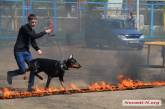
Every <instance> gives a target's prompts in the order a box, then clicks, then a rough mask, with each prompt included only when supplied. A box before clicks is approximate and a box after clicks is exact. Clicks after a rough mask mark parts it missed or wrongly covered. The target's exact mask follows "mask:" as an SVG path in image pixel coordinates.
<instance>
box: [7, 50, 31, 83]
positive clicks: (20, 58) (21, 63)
mask: <svg viewBox="0 0 165 109" xmlns="http://www.w3.org/2000/svg"><path fill="white" fill-rule="evenodd" d="M14 56H15V60H16V62H17V65H18V69H17V70H13V71H8V77H9V78H8V83H9V84H12V77H14V76H18V75H22V74H24V73H26V69H27V68H26V64H27V65H28V64H29V62H30V61H31V60H32V55H31V53H30V52H28V51H24V52H14Z"/></svg>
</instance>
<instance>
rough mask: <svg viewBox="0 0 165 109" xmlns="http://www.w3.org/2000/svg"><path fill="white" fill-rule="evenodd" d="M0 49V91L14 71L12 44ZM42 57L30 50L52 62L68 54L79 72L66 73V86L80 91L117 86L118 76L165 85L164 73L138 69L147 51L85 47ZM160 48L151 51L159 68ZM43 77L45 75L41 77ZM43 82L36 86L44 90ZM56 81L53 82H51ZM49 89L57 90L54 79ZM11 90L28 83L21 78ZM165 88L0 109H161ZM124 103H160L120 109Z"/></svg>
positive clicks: (53, 50)
mask: <svg viewBox="0 0 165 109" xmlns="http://www.w3.org/2000/svg"><path fill="white" fill-rule="evenodd" d="M4 45H5V46H3V45H1V48H0V49H1V51H0V52H1V53H0V87H7V86H8V84H7V82H6V72H7V71H9V70H14V69H16V68H17V65H16V62H15V60H14V56H13V48H12V46H13V43H12V42H11V43H10V44H9V45H8V46H6V45H7V43H5V44H4ZM42 49H43V51H44V54H43V55H42V56H38V55H37V54H36V53H35V51H34V50H32V53H33V57H34V58H36V57H44V58H45V57H46V58H51V59H58V60H62V59H66V58H67V57H69V55H70V54H73V55H74V57H75V58H76V59H77V60H78V61H79V63H80V64H81V65H82V68H81V69H79V70H75V69H72V70H69V71H67V72H66V74H65V78H64V79H65V81H66V82H65V84H66V85H67V84H69V83H75V84H76V85H77V86H79V87H86V86H87V85H88V84H90V83H93V82H96V81H106V82H108V83H117V82H118V81H117V80H116V77H117V75H119V74H124V75H126V76H129V77H131V78H133V79H138V80H142V81H156V80H160V81H161V80H162V81H165V75H164V73H165V72H164V69H152V68H141V67H137V66H138V65H142V64H146V56H147V50H146V49H147V48H146V47H144V49H143V50H111V49H100V48H88V47H85V46H84V45H78V44H77V45H70V46H66V45H63V46H61V45H60V46H59V45H57V44H52V45H51V46H50V45H49V46H43V47H42ZM160 51H161V49H160V47H153V48H152V51H151V60H150V63H151V64H161V63H162V58H161V54H160ZM42 75H43V76H45V75H44V74H42ZM45 81H46V76H45V79H44V80H43V81H41V80H38V79H36V81H35V85H36V86H40V87H42V86H44V85H45ZM54 81H55V82H54ZM54 81H52V82H51V86H57V87H58V86H59V81H58V79H56V78H55V79H54ZM13 87H17V88H26V87H27V81H24V80H23V79H22V76H18V77H15V78H13ZM164 92H165V87H159V88H148V89H137V90H125V91H116V92H112V91H110V92H98V93H82V94H71V95H52V96H45V97H31V98H24V99H14V100H0V109H11V108H12V109H29V108H33V109H52V108H53V109H84V108H85V109H132V108H134V109H139V108H141V109H155V108H157V109H164V108H165V94H164ZM125 99H135V100H139V99H147V100H148V99H157V100H161V101H162V105H161V106H159V107H126V106H122V100H125Z"/></svg>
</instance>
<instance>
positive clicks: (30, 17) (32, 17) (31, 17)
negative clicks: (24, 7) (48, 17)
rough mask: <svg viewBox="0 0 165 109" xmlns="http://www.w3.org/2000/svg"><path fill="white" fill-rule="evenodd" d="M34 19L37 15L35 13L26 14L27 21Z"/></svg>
mask: <svg viewBox="0 0 165 109" xmlns="http://www.w3.org/2000/svg"><path fill="white" fill-rule="evenodd" d="M33 19H36V20H37V16H36V15H35V14H29V16H28V21H30V20H33Z"/></svg>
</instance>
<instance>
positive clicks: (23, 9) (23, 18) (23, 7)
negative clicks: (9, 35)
mask: <svg viewBox="0 0 165 109" xmlns="http://www.w3.org/2000/svg"><path fill="white" fill-rule="evenodd" d="M25 6H26V2H25V0H22V24H23V23H24V22H25V16H26V9H25V8H26V7H25Z"/></svg>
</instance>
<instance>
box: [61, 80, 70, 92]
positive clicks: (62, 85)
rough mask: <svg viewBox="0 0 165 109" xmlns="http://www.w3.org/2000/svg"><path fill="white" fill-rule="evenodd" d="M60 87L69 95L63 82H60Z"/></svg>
mask: <svg viewBox="0 0 165 109" xmlns="http://www.w3.org/2000/svg"><path fill="white" fill-rule="evenodd" d="M60 84H61V87H62V88H63V89H64V92H65V93H66V94H70V92H69V91H68V90H67V89H66V88H65V85H64V81H62V80H60Z"/></svg>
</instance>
